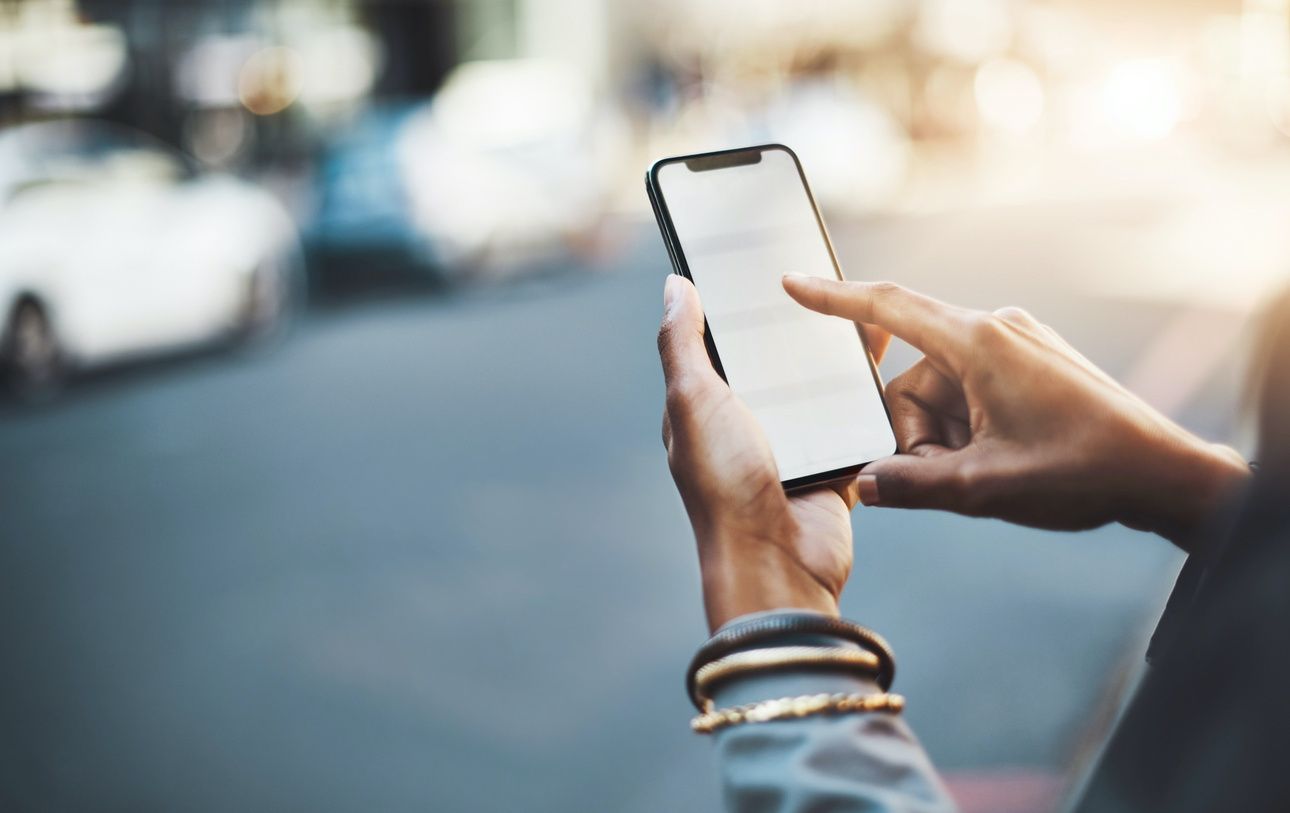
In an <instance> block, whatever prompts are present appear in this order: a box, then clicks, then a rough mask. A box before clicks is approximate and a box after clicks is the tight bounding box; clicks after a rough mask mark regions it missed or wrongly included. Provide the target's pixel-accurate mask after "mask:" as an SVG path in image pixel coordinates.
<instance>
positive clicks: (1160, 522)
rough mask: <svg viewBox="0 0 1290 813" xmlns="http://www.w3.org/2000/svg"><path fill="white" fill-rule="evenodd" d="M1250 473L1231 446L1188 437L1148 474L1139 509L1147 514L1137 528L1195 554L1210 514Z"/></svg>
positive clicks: (1202, 542)
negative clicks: (1146, 495)
mask: <svg viewBox="0 0 1290 813" xmlns="http://www.w3.org/2000/svg"><path fill="white" fill-rule="evenodd" d="M1249 478H1250V467H1249V464H1248V463H1247V462H1246V461H1245V460H1244V458H1242V457H1241V455H1240V454H1239V453H1238V452H1237V451H1236V450H1235V449H1232V448H1231V447H1228V446H1223V445H1221V444H1217V443H1207V442H1205V441H1201V440H1199V439H1196V438H1188V439H1187V442H1185V443H1180V444H1178V445H1177V446H1176V447H1175V448H1174V449H1172V450H1170V451H1169V453H1167V454H1166V455H1164V456H1163V457H1162V459H1161V460H1160V461H1159V464H1158V466H1157V467H1156V469H1155V471H1154V472H1153V473H1152V474H1151V476H1150V480H1149V481H1148V482H1149V483H1150V486H1151V487H1150V489H1149V490H1150V493H1151V496H1150V498H1149V499H1147V500H1144V505H1143V506H1142V507H1141V508H1140V509H1139V516H1144V517H1149V518H1150V519H1147V520H1144V521H1141V522H1140V523H1139V524H1138V527H1144V528H1145V529H1146V530H1150V531H1153V532H1155V533H1157V534H1159V535H1160V536H1162V537H1164V538H1165V539H1168V540H1169V541H1171V542H1173V543H1174V544H1175V545H1177V546H1178V547H1180V548H1182V549H1183V550H1185V551H1187V552H1188V553H1197V552H1198V551H1199V550H1200V549H1202V548H1203V547H1204V546H1205V544H1206V539H1205V536H1206V534H1207V532H1210V531H1211V523H1212V522H1213V520H1214V518H1215V517H1217V516H1218V515H1219V513H1220V512H1221V510H1222V508H1223V507H1224V506H1225V505H1226V504H1228V502H1229V501H1231V500H1232V499H1233V498H1234V496H1235V495H1236V494H1237V493H1238V492H1239V491H1240V490H1241V488H1242V487H1243V486H1244V485H1245V483H1246V482H1247V481H1248V480H1249ZM1126 524H1131V525H1132V524H1134V523H1132V522H1129V523H1126Z"/></svg>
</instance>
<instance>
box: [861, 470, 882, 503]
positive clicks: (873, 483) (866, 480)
mask: <svg viewBox="0 0 1290 813" xmlns="http://www.w3.org/2000/svg"><path fill="white" fill-rule="evenodd" d="M856 490H857V491H859V492H860V502H862V503H864V504H865V505H877V504H878V478H877V476H875V475H873V474H861V475H860V476H859V477H857V478H856Z"/></svg>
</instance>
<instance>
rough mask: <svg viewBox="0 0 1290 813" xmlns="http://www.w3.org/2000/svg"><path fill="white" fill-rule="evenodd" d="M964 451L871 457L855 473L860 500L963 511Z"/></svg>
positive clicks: (964, 501) (898, 505)
mask: <svg viewBox="0 0 1290 813" xmlns="http://www.w3.org/2000/svg"><path fill="white" fill-rule="evenodd" d="M968 454H969V452H967V451H965V450H964V451H953V452H944V453H942V454H937V455H933V456H931V457H921V456H918V455H910V454H898V455H893V456H891V457H886V458H883V459H882V460H875V461H874V462H872V463H870V464H869V465H867V466H865V467H864V469H862V470H861V472H860V474H859V475H857V476H856V487H857V490H858V491H859V492H860V502H862V503H864V504H865V505H881V506H884V507H890V508H934V509H939V510H942V511H955V512H958V513H965V512H966V511H965V509H966V507H967V494H966V493H965V488H964V485H963V484H964V480H965V478H964V476H963V467H964V463H965V462H966V460H965V458H966V456H967V455H968Z"/></svg>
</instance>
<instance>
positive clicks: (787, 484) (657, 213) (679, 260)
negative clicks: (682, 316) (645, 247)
mask: <svg viewBox="0 0 1290 813" xmlns="http://www.w3.org/2000/svg"><path fill="white" fill-rule="evenodd" d="M767 150H780V151H782V152H785V153H787V154H788V155H789V157H790V158H792V159H793V164H794V166H796V167H797V176H798V178H799V179H801V181H802V188H803V189H804V190H806V197H807V200H809V201H810V203H811V211H812V212H814V213H815V222H816V224H817V225H818V226H819V228H820V237H822V238H823V239H824V245H825V247H826V248H827V249H828V251H829V260H830V261H831V262H832V263H833V273H834V274H836V275H837V278H838V279H839V280H845V279H846V277H845V276H844V275H843V274H842V266H841V265H840V264H839V263H838V256H837V254H836V252H834V250H833V240H831V239H830V238H829V230H828V228H826V227H825V225H824V217H823V216H822V215H821V214H820V207H819V205H818V204H817V203H816V202H815V195H814V194H813V193H812V192H811V185H810V184H809V183H807V182H806V173H805V172H803V171H802V162H801V161H800V160H798V158H797V153H795V152H793V151H792V150H791V149H789V148H788V147H786V146H784V145H783V144H759V145H757V146H753V147H738V148H735V149H731V150H716V151H713V152H701V153H695V154H693V155H678V156H674V157H671V158H663V159H660V160H658V161H655V162H654V163H653V164H652V165H651V166H650V168H649V170H648V171H647V172H646V173H645V191H646V192H647V193H648V194H649V200H650V205H651V206H653V207H654V219H655V220H657V221H658V228H659V231H660V232H661V233H662V235H663V243H664V245H666V246H667V253H668V257H669V258H671V260H672V269H673V271H675V272H676V273H677V274H680V275H681V276H683V277H685V278H686V279H688V280H690V281H691V282H694V277H693V276H692V275H691V274H690V266H689V264H688V263H687V262H686V259H685V252H684V251H683V250H682V249H681V241H680V238H678V237H677V234H676V227H675V226H674V225H673V223H672V215H671V213H670V212H669V211H668V208H667V200H666V199H665V198H664V196H663V191H662V188H661V187H660V186H659V183H658V173H659V170H660V169H662V168H663V167H665V166H667V165H668V164H681V163H708V162H714V161H715V162H716V163H717V166H715V167H712V168H711V169H708V170H698V171H715V170H719V169H721V168H723V167H727V166H739V165H743V164H751V163H757V162H759V161H760V160H761V154H762V153H763V152H766V151H767ZM750 154H755V155H756V156H757V157H756V159H754V160H738V159H741V158H742V157H744V156H748V155H750ZM726 159H734V160H729V162H728V163H727V161H726ZM856 336H857V337H858V338H859V339H860V345H861V346H862V347H863V348H864V353H865V358H866V359H868V361H869V372H870V373H872V374H873V381H874V385H875V386H876V387H877V388H878V397H879V399H880V400H881V401H882V408H883V411H884V413H886V415H887V424H888V426H891V409H890V408H889V407H888V406H887V395H886V391H885V388H884V387H883V383H882V376H881V375H880V374H879V373H878V364H877V362H875V361H874V357H873V351H871V350H870V349H869V343H868V342H867V341H865V337H864V331H863V330H861V329H860V326H859V325H856ZM703 340H704V343H705V344H706V345H707V347H708V356H709V358H711V359H712V366H713V367H714V368H715V369H716V371H717V373H718V374H719V375H720V376H721V378H722V380H725V378H726V373H725V370H724V369H723V368H722V366H721V355H720V353H718V352H717V343H716V340H715V339H713V337H712V331H711V330H710V329H709V327H708V320H707V317H706V316H704V320H703ZM895 435H896V433H895V429H894V427H893V429H892V437H893V438H894V437H895ZM895 452H896V448H895V447H894V446H893V448H892V450H891V452H889V454H895ZM870 462H872V461H870V460H863V461H861V462H859V463H856V464H854V465H851V466H844V467H842V468H840V469H833V470H831V471H823V472H819V473H817V474H808V475H804V476H802V477H795V478H793V479H791V480H784V481H782V485H783V486H784V490H785V491H793V490H796V489H800V488H807V487H809V486H814V485H819V484H821V483H830V482H834V481H837V480H841V479H844V478H847V477H851V476H854V475H855V474H857V473H858V472H859V471H860V469H862V468H864V466H865V464H867V463H870Z"/></svg>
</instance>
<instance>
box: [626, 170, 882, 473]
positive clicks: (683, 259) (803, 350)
mask: <svg viewBox="0 0 1290 813" xmlns="http://www.w3.org/2000/svg"><path fill="white" fill-rule="evenodd" d="M646 186H647V189H648V191H649V195H650V200H651V202H652V203H653V205H654V211H655V215H656V216H657V219H658V222H659V227H660V230H661V231H662V233H663V239H664V242H665V244H666V245H667V248H668V253H669V255H670V256H671V259H672V264H673V267H674V269H675V270H676V272H677V273H679V274H681V275H682V276H684V277H686V278H687V279H690V280H691V281H692V282H693V284H694V286H695V288H696V289H697V290H698V293H699V295H700V297H701V298H702V301H703V307H704V313H705V316H706V330H705V341H706V344H707V349H708V352H709V354H710V356H711V359H712V364H713V366H714V367H715V368H716V370H717V371H718V373H720V374H721V375H722V377H723V378H725V379H726V381H727V383H728V384H729V386H730V389H731V390H732V391H733V392H734V393H735V395H737V396H738V397H739V398H740V399H741V400H742V402H743V403H744V404H746V405H747V407H748V409H749V410H751V412H752V414H753V415H754V416H755V418H756V421H757V422H758V423H759V424H760V425H761V427H762V428H763V429H764V431H765V435H766V437H767V438H768V441H769V444H770V447H771V450H772V453H773V456H774V460H775V463H776V466H777V468H778V472H779V479H780V481H781V482H782V484H783V486H784V488H785V489H794V488H801V487H805V486H810V485H814V484H818V483H823V482H829V481H833V480H840V479H845V478H847V477H850V476H852V475H854V474H855V473H856V472H858V471H859V470H860V467H861V466H862V465H864V464H865V463H868V462H870V461H872V460H875V459H877V458H880V457H886V456H887V455H890V454H892V453H893V452H895V450H896V439H895V435H894V433H893V431H892V428H891V421H890V418H889V416H888V413H887V409H886V405H885V403H884V401H883V395H882V384H881V381H880V380H879V378H878V373H877V368H876V366H875V364H874V361H873V358H872V356H871V355H870V351H869V348H868V347H867V346H866V345H865V341H864V337H863V334H862V333H861V332H860V330H859V329H858V328H857V326H855V325H853V324H849V323H847V322H844V321H842V320H837V319H829V318H827V317H821V316H820V315H818V314H815V313H812V312H810V311H808V310H806V309H805V308H802V307H801V306H800V305H798V304H797V303H795V302H794V301H793V300H792V299H791V298H789V296H788V295H787V294H786V293H785V292H784V289H783V286H782V279H783V276H784V275H785V274H788V273H796V274H804V275H808V276H819V277H826V278H828V279H841V277H842V275H841V270H840V269H839V267H838V263H837V259H836V257H835V255H834V252H833V248H832V245H831V244H830V242H829V238H828V233H827V231H826V229H825V227H824V222H823V219H822V218H821V216H820V213H819V210H818V208H817V207H816V205H815V201H814V199H813V198H812V196H811V193H810V189H809V187H808V186H807V183H806V177H805V175H804V174H803V172H802V169H801V165H800V164H799V162H798V160H797V157H796V156H795V155H794V154H793V152H792V151H791V150H789V149H788V148H787V147H784V146H781V145H766V146H759V147H748V148H743V149H738V150H727V151H723V152H716V153H705V154H701V155H689V156H681V157H677V158H668V159H664V160H662V161H659V162H657V163H655V164H654V166H653V167H651V169H650V171H649V173H648V176H647V181H646Z"/></svg>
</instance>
